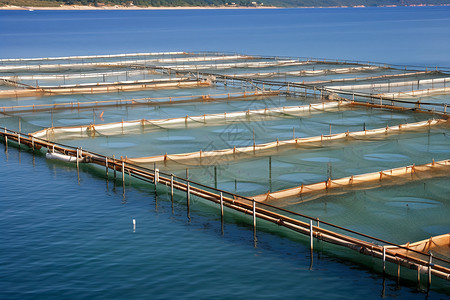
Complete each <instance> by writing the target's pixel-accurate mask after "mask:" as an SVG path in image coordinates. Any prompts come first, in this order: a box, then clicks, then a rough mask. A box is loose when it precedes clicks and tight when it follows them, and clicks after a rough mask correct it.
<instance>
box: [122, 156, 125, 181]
mask: <svg viewBox="0 0 450 300" xmlns="http://www.w3.org/2000/svg"><path fill="white" fill-rule="evenodd" d="M122 181H123V183H124V184H125V162H124V161H122Z"/></svg>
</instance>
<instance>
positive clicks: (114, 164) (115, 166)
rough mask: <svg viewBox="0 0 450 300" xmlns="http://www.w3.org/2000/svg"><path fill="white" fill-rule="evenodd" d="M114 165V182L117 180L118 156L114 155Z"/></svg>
mask: <svg viewBox="0 0 450 300" xmlns="http://www.w3.org/2000/svg"><path fill="white" fill-rule="evenodd" d="M113 164H114V180H116V156H115V155H113Z"/></svg>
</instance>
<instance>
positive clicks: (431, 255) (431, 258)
mask: <svg viewBox="0 0 450 300" xmlns="http://www.w3.org/2000/svg"><path fill="white" fill-rule="evenodd" d="M432 265H433V254H432V253H431V252H430V261H429V263H428V288H430V286H431V266H432Z"/></svg>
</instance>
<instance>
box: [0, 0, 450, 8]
mask: <svg viewBox="0 0 450 300" xmlns="http://www.w3.org/2000/svg"><path fill="white" fill-rule="evenodd" d="M255 2H256V3H257V4H258V5H260V3H261V2H263V3H264V5H265V6H278V7H312V6H314V7H319V6H321V7H332V6H359V5H364V6H385V5H398V6H402V5H419V4H425V5H439V4H450V0H266V1H263V0H259V1H255ZM255 2H254V1H252V0H133V1H131V0H104V1H102V0H0V6H5V5H15V6H38V7H51V6H60V5H92V6H103V5H123V6H130V5H134V6H144V7H146V6H224V5H227V4H228V5H231V3H234V4H235V5H237V6H254V4H252V3H255Z"/></svg>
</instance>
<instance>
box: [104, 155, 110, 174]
mask: <svg viewBox="0 0 450 300" xmlns="http://www.w3.org/2000/svg"><path fill="white" fill-rule="evenodd" d="M105 168H106V178H108V177H109V168H108V158H107V157H106V158H105Z"/></svg>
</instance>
